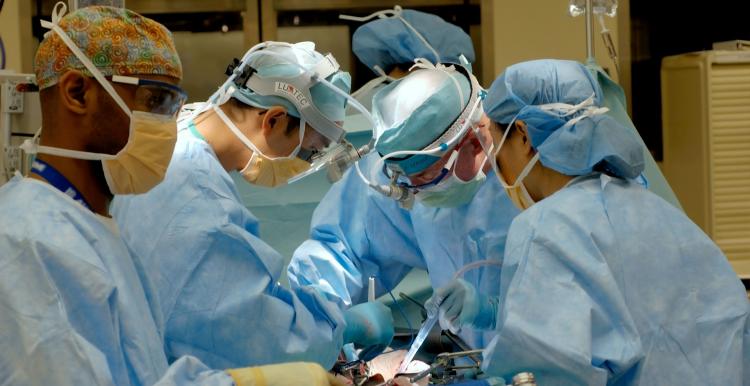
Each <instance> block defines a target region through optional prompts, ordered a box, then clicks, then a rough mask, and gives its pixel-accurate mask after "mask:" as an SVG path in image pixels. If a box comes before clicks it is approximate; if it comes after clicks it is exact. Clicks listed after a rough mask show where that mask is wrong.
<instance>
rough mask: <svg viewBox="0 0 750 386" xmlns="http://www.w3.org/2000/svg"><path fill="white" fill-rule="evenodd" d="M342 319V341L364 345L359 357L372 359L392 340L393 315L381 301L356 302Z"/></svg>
mask: <svg viewBox="0 0 750 386" xmlns="http://www.w3.org/2000/svg"><path fill="white" fill-rule="evenodd" d="M344 320H346V329H345V330H344V343H356V344H357V345H359V346H364V347H365V349H364V350H363V352H361V353H360V359H363V360H365V361H367V360H370V359H372V358H373V357H375V356H376V355H378V354H380V353H381V352H383V350H385V348H386V347H388V345H389V344H391V341H392V340H393V333H394V331H393V315H391V309H390V308H388V307H387V306H386V305H385V304H383V303H380V302H367V303H361V304H357V305H356V306H354V307H352V308H350V309H348V310H346V312H344ZM363 353H364V355H363Z"/></svg>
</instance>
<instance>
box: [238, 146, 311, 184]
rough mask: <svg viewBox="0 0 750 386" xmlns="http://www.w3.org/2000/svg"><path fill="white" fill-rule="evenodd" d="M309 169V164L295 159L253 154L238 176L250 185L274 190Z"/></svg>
mask: <svg viewBox="0 0 750 386" xmlns="http://www.w3.org/2000/svg"><path fill="white" fill-rule="evenodd" d="M309 168H310V163H309V162H305V161H303V160H301V159H299V158H297V157H294V158H277V159H272V158H268V157H265V156H263V155H262V154H259V153H255V152H253V155H252V157H250V161H248V162H247V165H246V166H245V167H244V168H243V169H242V170H241V171H240V174H241V175H242V178H244V179H245V180H246V181H247V182H249V183H251V184H254V185H260V186H265V187H269V188H275V187H277V186H281V185H286V184H287V182H288V181H289V179H290V178H292V177H294V176H297V175H299V174H300V173H302V172H304V171H306V170H307V169H309Z"/></svg>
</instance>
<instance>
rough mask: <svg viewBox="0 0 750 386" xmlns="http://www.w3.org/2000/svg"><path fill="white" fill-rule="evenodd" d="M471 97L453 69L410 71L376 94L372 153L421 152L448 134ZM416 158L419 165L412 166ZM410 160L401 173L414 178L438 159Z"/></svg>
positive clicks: (465, 82) (466, 83) (464, 80)
mask: <svg viewBox="0 0 750 386" xmlns="http://www.w3.org/2000/svg"><path fill="white" fill-rule="evenodd" d="M470 97H471V84H470V82H469V79H467V78H466V76H465V75H464V74H462V73H461V72H458V71H456V70H455V69H451V68H450V67H449V68H447V69H443V70H440V69H420V70H415V71H412V72H411V73H409V74H408V75H407V76H406V77H404V78H401V79H399V80H397V81H395V82H393V83H391V84H389V85H388V86H386V87H384V88H383V89H382V90H380V91H378V93H377V94H375V97H374V98H373V102H372V115H373V120H374V121H375V130H374V133H373V134H374V136H375V139H376V141H377V142H376V145H375V149H376V150H377V151H378V152H379V153H380V154H381V155H387V154H389V153H393V152H396V151H403V150H422V149H424V148H425V147H427V146H428V145H430V144H431V143H433V142H434V141H435V140H437V139H438V138H439V137H440V136H441V135H442V134H443V133H444V132H445V131H446V130H448V128H449V127H450V126H451V125H452V124H453V122H454V121H455V120H456V118H458V116H459V115H460V114H461V112H462V111H463V110H464V109H465V108H466V106H467V104H468V103H469V99H470ZM415 157H416V158H419V159H420V160H421V161H420V162H416V163H415V162H414V159H413V158H415ZM409 158H411V160H410V163H411V164H412V165H411V166H410V167H408V168H404V170H405V171H406V172H407V174H414V173H418V172H420V171H422V170H424V169H426V168H427V167H429V166H430V165H432V164H433V163H434V162H435V161H437V160H438V159H439V158H440V156H437V157H435V156H430V155H415V156H412V157H409ZM390 161H391V162H398V161H397V160H395V159H392V160H390Z"/></svg>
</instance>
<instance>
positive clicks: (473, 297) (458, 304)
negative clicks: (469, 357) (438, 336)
mask: <svg viewBox="0 0 750 386" xmlns="http://www.w3.org/2000/svg"><path fill="white" fill-rule="evenodd" d="M497 306H498V298H497V297H494V296H487V295H483V294H480V293H478V292H477V290H476V288H474V286H473V285H471V284H470V283H469V282H467V281H466V280H464V279H454V280H453V281H451V282H450V283H448V284H447V285H446V286H444V287H441V288H439V289H437V290H436V291H435V293H433V294H432V296H431V297H430V298H429V299H427V302H425V304H424V307H425V309H427V314H428V316H434V315H435V314H438V313H439V316H440V319H439V320H440V326H441V327H442V328H443V329H449V330H450V331H451V332H453V333H454V334H456V333H458V332H459V331H460V330H461V328H462V327H464V326H466V327H472V328H476V329H479V330H491V329H494V328H495V319H496V318H497Z"/></svg>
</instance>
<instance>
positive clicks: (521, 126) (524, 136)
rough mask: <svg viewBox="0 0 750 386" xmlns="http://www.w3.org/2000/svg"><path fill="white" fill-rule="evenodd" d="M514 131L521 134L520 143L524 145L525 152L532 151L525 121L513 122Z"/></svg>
mask: <svg viewBox="0 0 750 386" xmlns="http://www.w3.org/2000/svg"><path fill="white" fill-rule="evenodd" d="M515 126H516V131H517V132H518V134H519V135H520V136H521V144H522V146H523V147H524V150H525V151H526V153H532V152H533V150H534V149H533V147H532V146H531V137H530V136H529V131H528V129H527V127H526V122H524V121H522V120H517V121H516V123H515Z"/></svg>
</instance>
